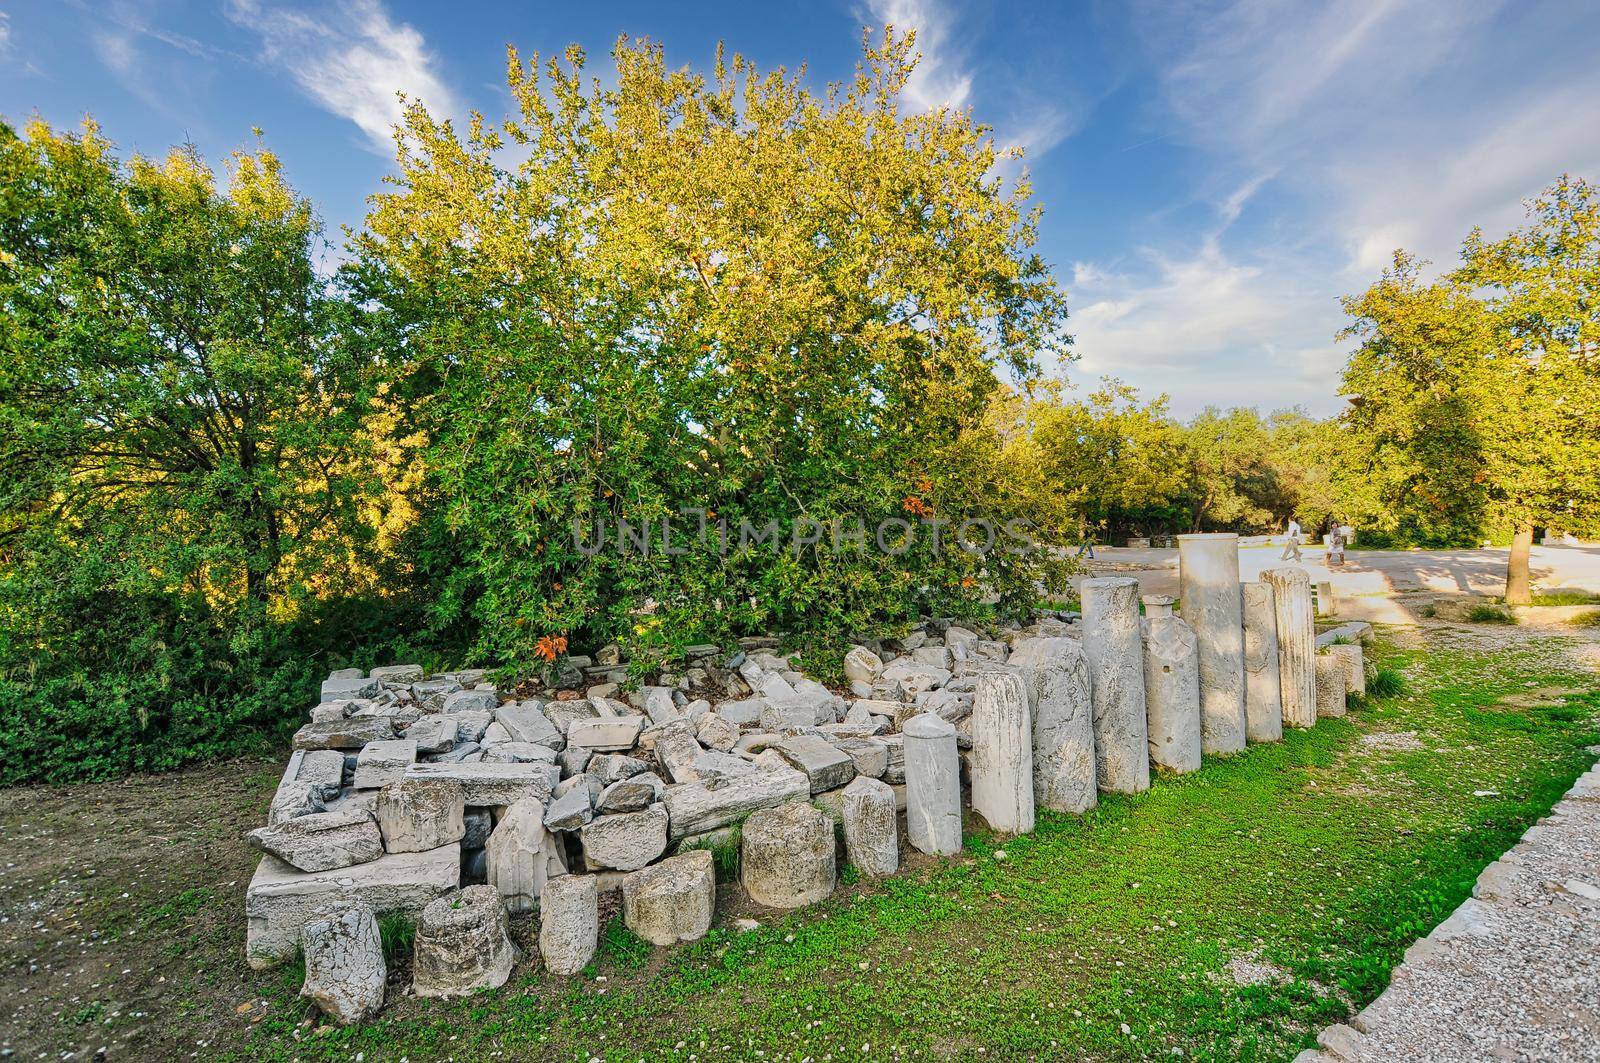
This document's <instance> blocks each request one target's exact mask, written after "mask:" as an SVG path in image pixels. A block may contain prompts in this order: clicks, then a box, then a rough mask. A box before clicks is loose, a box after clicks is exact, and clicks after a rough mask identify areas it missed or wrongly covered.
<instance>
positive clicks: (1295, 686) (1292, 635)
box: [1261, 568, 1317, 727]
mask: <svg viewBox="0 0 1600 1063" xmlns="http://www.w3.org/2000/svg"><path fill="white" fill-rule="evenodd" d="M1261 578H1262V580H1264V581H1265V582H1267V583H1270V584H1271V585H1272V603H1273V609H1274V611H1275V612H1276V615H1277V620H1278V623H1277V628H1278V673H1279V676H1278V677H1279V683H1280V687H1279V690H1280V693H1281V694H1282V703H1283V725H1284V726H1285V727H1313V726H1315V725H1316V722H1317V665H1316V637H1317V635H1316V623H1315V621H1314V620H1313V618H1312V616H1311V577H1310V576H1308V575H1307V574H1306V570H1305V569H1303V568H1269V569H1267V570H1266V571H1265V572H1263V573H1261Z"/></svg>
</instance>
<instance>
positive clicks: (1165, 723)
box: [1144, 595, 1242, 772]
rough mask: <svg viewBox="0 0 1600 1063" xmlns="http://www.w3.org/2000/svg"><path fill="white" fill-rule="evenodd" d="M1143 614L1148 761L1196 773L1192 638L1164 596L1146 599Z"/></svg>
mask: <svg viewBox="0 0 1600 1063" xmlns="http://www.w3.org/2000/svg"><path fill="white" fill-rule="evenodd" d="M1144 609H1145V620H1144V703H1145V720H1146V722H1147V724H1148V725H1149V726H1148V731H1149V738H1150V760H1151V762H1152V763H1154V764H1156V765H1158V766H1160V767H1163V768H1166V769H1167V770H1168V771H1175V772H1187V771H1198V770H1199V769H1200V754H1201V751H1202V748H1203V746H1202V738H1201V700H1200V668H1199V655H1198V651H1197V647H1196V643H1195V634H1194V632H1193V631H1191V630H1190V629H1189V625H1188V624H1186V623H1184V622H1183V620H1182V619H1180V618H1178V617H1176V616H1173V615H1172V599H1171V598H1170V597H1167V596H1166V595H1146V596H1145V599H1144ZM1241 741H1242V739H1241Z"/></svg>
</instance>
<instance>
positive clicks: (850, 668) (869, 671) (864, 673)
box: [844, 646, 883, 685]
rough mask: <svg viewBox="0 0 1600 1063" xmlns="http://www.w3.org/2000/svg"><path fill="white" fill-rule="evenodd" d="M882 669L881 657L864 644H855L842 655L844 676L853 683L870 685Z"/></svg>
mask: <svg viewBox="0 0 1600 1063" xmlns="http://www.w3.org/2000/svg"><path fill="white" fill-rule="evenodd" d="M882 671H883V658H881V657H879V656H878V655H877V654H876V653H873V652H872V651H871V650H869V649H867V648H866V647H865V646H856V647H854V648H853V649H851V651H850V652H849V653H847V654H845V655H844V677H845V678H846V679H848V680H849V681H851V682H853V683H854V682H861V683H866V684H868V685H871V683H872V681H873V680H874V679H877V678H878V673H880V672H882Z"/></svg>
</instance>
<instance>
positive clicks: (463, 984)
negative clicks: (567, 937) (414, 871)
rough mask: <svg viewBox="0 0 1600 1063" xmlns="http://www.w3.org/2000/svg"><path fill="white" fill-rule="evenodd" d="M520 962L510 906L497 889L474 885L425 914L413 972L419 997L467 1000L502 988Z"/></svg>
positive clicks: (419, 924)
mask: <svg viewBox="0 0 1600 1063" xmlns="http://www.w3.org/2000/svg"><path fill="white" fill-rule="evenodd" d="M516 962H517V948H516V946H515V945H513V944H512V943H511V935H510V933H509V932H508V926H507V923H506V910H505V906H504V905H503V904H501V903H500V894H499V893H497V892H495V889H494V887H492V886H468V887H467V888H466V889H464V890H461V891H459V892H457V893H452V894H450V895H448V896H444V897H440V898H439V899H438V900H436V901H434V902H433V903H432V904H430V905H428V906H427V907H426V908H424V909H423V910H422V918H421V919H420V920H418V921H417V938H416V951H415V954H414V962H413V966H412V974H411V979H412V988H413V989H414V990H415V991H416V994H417V996H419V997H463V996H467V995H469V994H471V993H473V992H475V991H476V990H479V989H498V988H500V987H501V986H503V985H505V984H506V979H508V978H510V977H511V968H512V967H514V966H515V965H516Z"/></svg>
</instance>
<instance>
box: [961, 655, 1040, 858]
mask: <svg viewBox="0 0 1600 1063" xmlns="http://www.w3.org/2000/svg"><path fill="white" fill-rule="evenodd" d="M971 767H972V809H973V811H975V812H977V813H978V814H979V815H981V816H982V817H983V818H984V820H985V821H987V822H988V824H989V826H990V827H992V828H994V829H995V830H1002V831H1009V832H1010V833H1012V834H1027V833H1028V832H1029V831H1031V830H1033V721H1032V719H1031V714H1030V713H1029V712H1028V688H1027V686H1026V685H1025V684H1024V683H1023V681H1022V676H1020V675H1018V674H1017V673H1016V672H1013V671H1005V672H985V673H983V674H982V675H980V676H979V677H978V691H977V695H976V697H975V698H974V700H973V703H972V761H971Z"/></svg>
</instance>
